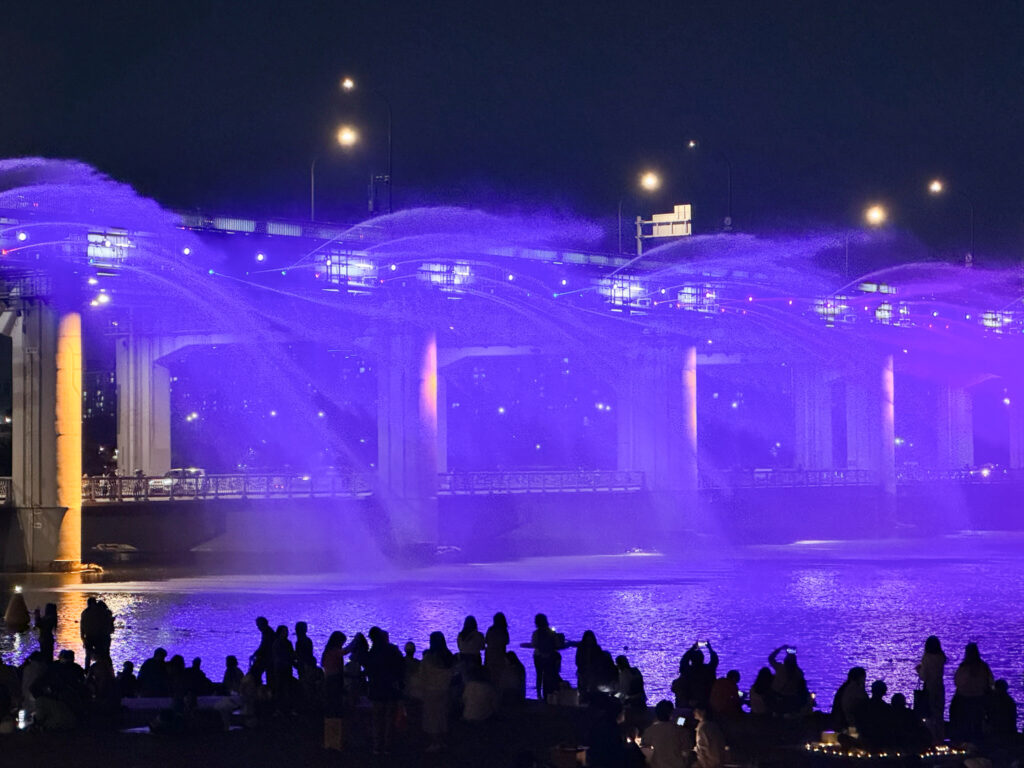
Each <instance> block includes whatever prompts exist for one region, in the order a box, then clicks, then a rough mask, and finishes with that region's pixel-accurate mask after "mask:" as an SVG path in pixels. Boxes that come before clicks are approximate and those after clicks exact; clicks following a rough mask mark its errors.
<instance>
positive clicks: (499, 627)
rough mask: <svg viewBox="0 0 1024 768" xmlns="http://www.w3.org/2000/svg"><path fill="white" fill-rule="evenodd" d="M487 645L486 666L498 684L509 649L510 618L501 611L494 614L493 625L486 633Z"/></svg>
mask: <svg viewBox="0 0 1024 768" xmlns="http://www.w3.org/2000/svg"><path fill="white" fill-rule="evenodd" d="M484 642H485V643H486V645H487V647H486V648H485V649H484V666H485V667H486V668H487V672H488V674H490V676H491V681H492V682H493V683H495V684H497V682H498V680H499V679H500V678H501V672H502V670H503V669H504V668H505V662H506V659H505V653H506V652H507V651H508V642H509V638H508V620H507V619H506V618H505V614H504V613H501V612H500V611H499V612H498V613H496V614H494V618H493V619H492V620H491V626H489V627H488V628H487V634H485V635H484Z"/></svg>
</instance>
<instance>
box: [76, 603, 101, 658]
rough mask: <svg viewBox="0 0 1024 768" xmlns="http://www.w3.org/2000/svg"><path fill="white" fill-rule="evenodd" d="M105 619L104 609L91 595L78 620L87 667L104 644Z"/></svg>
mask: <svg viewBox="0 0 1024 768" xmlns="http://www.w3.org/2000/svg"><path fill="white" fill-rule="evenodd" d="M104 620H105V616H104V613H103V609H102V608H100V607H99V603H98V602H97V600H96V598H95V597H90V598H89V599H88V600H86V602H85V610H83V611H82V614H81V616H80V617H79V620H78V632H79V635H80V636H81V638H82V647H83V648H84V649H85V666H86V668H87V669H88V667H89V663H90V662H91V661H92V659H93V658H94V657H95V656H96V653H97V652H98V651H99V650H100V648H102V646H103V630H104V623H105V622H104Z"/></svg>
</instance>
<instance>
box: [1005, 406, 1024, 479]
mask: <svg viewBox="0 0 1024 768" xmlns="http://www.w3.org/2000/svg"><path fill="white" fill-rule="evenodd" d="M1009 395H1010V405H1009V406H1008V408H1009V411H1010V469H1024V387H1022V386H1017V387H1014V388H1012V389H1010V393H1009Z"/></svg>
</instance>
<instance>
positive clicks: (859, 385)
mask: <svg viewBox="0 0 1024 768" xmlns="http://www.w3.org/2000/svg"><path fill="white" fill-rule="evenodd" d="M894 418H895V410H894V403H893V360H892V355H886V356H885V357H883V358H882V360H881V361H879V362H877V363H875V364H873V365H872V364H869V367H868V370H865V371H862V372H859V373H857V374H856V375H854V376H852V377H850V378H849V379H848V380H847V382H846V457H847V466H848V467H850V468H851V469H867V470H870V471H872V472H874V473H875V474H876V475H877V477H878V481H879V484H880V485H881V487H882V490H883V491H884V492H885V493H886V494H887V495H889V496H891V497H893V498H895V495H896V434H895V421H894Z"/></svg>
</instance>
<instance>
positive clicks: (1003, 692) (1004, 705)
mask: <svg viewBox="0 0 1024 768" xmlns="http://www.w3.org/2000/svg"><path fill="white" fill-rule="evenodd" d="M985 709H986V711H987V715H988V725H989V728H990V729H991V731H992V735H994V736H998V737H1007V736H1016V735H1017V702H1015V701H1014V700H1013V697H1012V696H1010V691H1009V685H1007V683H1006V681H1005V680H996V683H995V686H994V687H993V690H992V693H990V694H989V696H988V701H986V702H985Z"/></svg>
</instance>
